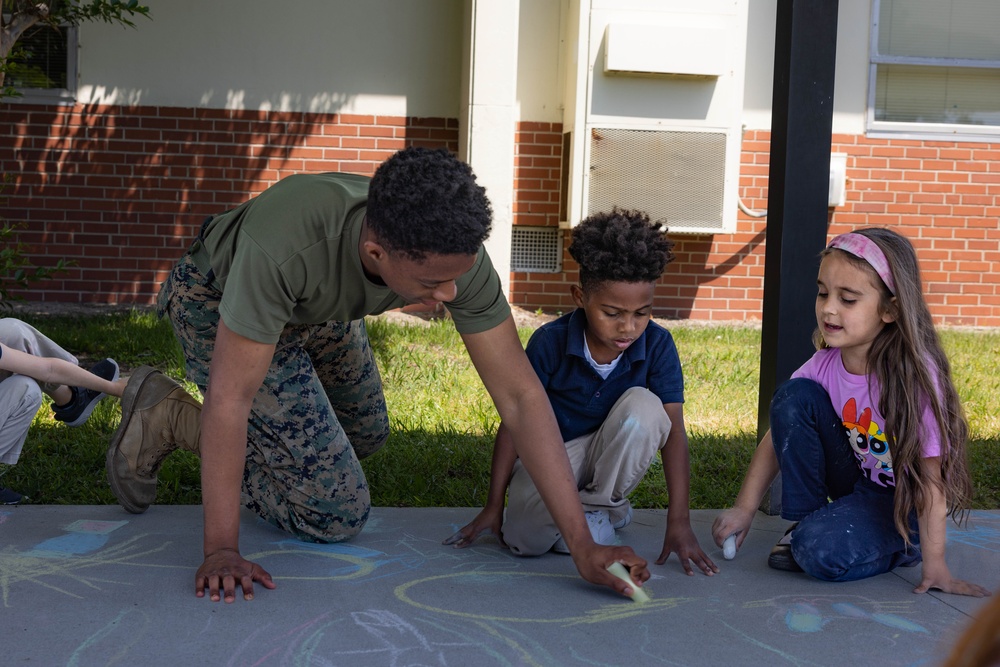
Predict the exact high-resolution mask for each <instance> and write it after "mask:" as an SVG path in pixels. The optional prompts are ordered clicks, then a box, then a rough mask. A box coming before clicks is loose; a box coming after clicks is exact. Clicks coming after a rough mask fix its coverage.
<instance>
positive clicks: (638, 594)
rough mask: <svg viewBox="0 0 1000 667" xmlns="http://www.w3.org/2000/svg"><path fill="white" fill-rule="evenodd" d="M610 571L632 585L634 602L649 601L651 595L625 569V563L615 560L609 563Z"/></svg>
mask: <svg viewBox="0 0 1000 667" xmlns="http://www.w3.org/2000/svg"><path fill="white" fill-rule="evenodd" d="M608 572H610V573H611V574H613V575H615V576H616V577H618V578H619V579H621V580H622V581H624V582H625V583H626V584H628V585H629V587H631V589H632V602H640V603H642V602H649V596H648V595H646V591H644V590H642V589H641V588H639V587H638V586H636V585H635V582H634V581H632V577H630V576H629V574H628V570H626V569H625V566H624V565H622V564H621V563H619V562H618V561H615V562H614V563H612V564H611V565H608Z"/></svg>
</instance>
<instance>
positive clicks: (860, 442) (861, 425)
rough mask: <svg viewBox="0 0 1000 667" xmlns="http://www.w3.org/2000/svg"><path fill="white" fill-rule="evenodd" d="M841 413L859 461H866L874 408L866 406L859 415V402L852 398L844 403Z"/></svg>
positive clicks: (848, 437)
mask: <svg viewBox="0 0 1000 667" xmlns="http://www.w3.org/2000/svg"><path fill="white" fill-rule="evenodd" d="M841 415H842V416H843V418H844V428H846V429H847V439H848V440H850V441H851V448H852V449H853V450H854V454H855V455H856V456H857V457H858V461H864V460H865V456H867V455H868V429H869V428H870V427H871V423H872V409H871V408H865V409H864V411H863V412H862V413H861V416H860V417H859V416H858V404H857V402H856V401H855V400H854V399H853V398H851V399H848V401H847V404H846V405H844V410H843V412H842V413H841Z"/></svg>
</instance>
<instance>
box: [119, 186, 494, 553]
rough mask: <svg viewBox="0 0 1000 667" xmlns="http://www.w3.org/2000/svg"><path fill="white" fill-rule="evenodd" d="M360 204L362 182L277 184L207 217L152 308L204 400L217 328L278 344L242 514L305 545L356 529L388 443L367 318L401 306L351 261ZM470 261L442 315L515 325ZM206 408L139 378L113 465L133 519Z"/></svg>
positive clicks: (480, 263)
mask: <svg viewBox="0 0 1000 667" xmlns="http://www.w3.org/2000/svg"><path fill="white" fill-rule="evenodd" d="M368 194H369V179H367V178H364V177H361V176H355V175H350V174H308V175H298V176H292V177H289V178H287V179H285V180H283V181H280V182H279V183H278V184H277V185H275V186H272V188H270V189H269V190H267V191H265V192H264V193H263V194H261V195H260V196H258V197H257V198H256V199H252V200H250V201H248V202H246V203H244V204H243V205H241V206H239V207H237V208H235V209H233V210H231V211H227V212H225V213H223V214H221V215H219V216H213V217H210V218H208V219H207V220H206V221H205V224H204V225H203V227H202V231H201V233H200V234H199V237H198V239H196V240H195V241H194V242H193V243H192V245H191V247H190V248H189V249H188V251H187V252H186V253H185V254H184V256H183V257H182V258H181V260H180V261H179V262H178V263H177V264H176V265H175V266H174V268H173V270H172V271H171V273H170V274H169V276H168V277H167V279H166V280H165V281H164V283H163V285H162V286H161V289H160V294H159V299H158V310H159V313H160V315H161V316H163V315H166V316H168V317H169V318H170V321H171V324H172V325H173V328H174V332H175V334H176V335H177V338H178V340H179V341H180V343H181V347H182V348H183V351H184V356H185V359H186V365H187V377H188V379H189V380H190V381H192V382H194V383H195V384H197V385H198V387H199V388H200V389H201V391H202V393H203V394H204V393H205V392H206V391H207V389H208V384H209V380H208V378H209V366H210V364H211V361H212V356H213V352H214V349H215V342H216V336H217V333H218V331H219V324H220V321H224V322H225V324H226V326H227V327H228V328H229V329H231V330H234V331H235V332H237V333H239V334H240V335H242V336H245V337H247V338H250V339H252V340H255V341H259V342H263V343H268V344H272V343H273V344H274V356H273V358H272V359H271V362H270V366H269V368H268V370H267V373H266V376H265V377H264V380H263V383H262V384H261V386H260V388H259V389H258V391H257V393H256V396H255V397H254V399H253V404H252V407H251V409H250V417H249V420H248V424H247V449H246V463H245V466H244V469H243V481H242V502H243V504H244V505H245V506H247V507H249V508H250V509H252V510H253V511H254V512H256V513H257V514H259V515H260V516H261V517H263V518H264V519H266V520H267V521H269V522H270V523H272V524H274V525H276V526H278V527H280V528H282V529H283V530H286V531H288V532H289V533H291V534H293V535H295V536H296V537H298V538H300V539H303V540H308V541H319V542H334V541H339V540H343V539H347V538H349V537H351V536H353V535H355V534H357V533H358V532H360V531H361V529H362V528H363V527H364V524H365V521H366V520H367V518H368V514H369V510H370V506H371V500H370V493H369V489H368V483H367V481H366V479H365V475H364V472H363V471H362V468H361V464H360V459H363V458H365V457H366V456H370V455H371V454H373V453H374V452H376V451H378V449H379V448H380V447H381V446H382V445H383V444H384V443H385V442H386V439H387V438H388V435H389V421H388V416H387V413H386V404H385V398H384V395H383V392H382V382H381V378H380V375H379V371H378V368H377V366H376V364H375V358H374V355H373V353H372V349H371V346H370V344H369V341H368V336H367V333H366V330H365V324H364V319H363V318H364V316H365V315H368V314H376V313H379V312H383V311H385V310H387V309H389V308H395V307H399V306H402V305H404V304H405V303H406V301H405V300H404V299H403V298H402V297H400V296H399V295H397V294H395V293H393V292H391V291H390V290H388V288H386V287H385V286H384V285H378V284H372V283H371V282H370V281H368V280H367V279H366V278H365V277H364V274H363V272H362V267H361V262H360V261H359V260H358V258H357V255H358V240H359V237H360V236H359V235H360V231H359V230H360V228H361V226H362V223H363V222H364V221H365V219H366V218H365V214H366V203H367V199H366V197H367V196H368ZM483 196H484V198H485V195H483ZM486 210H487V211H488V204H487V207H486ZM487 228H488V227H487ZM480 243H481V241H480ZM463 252H464V251H463ZM469 252H471V253H472V254H473V255H475V256H476V261H475V265H474V267H473V270H471V271H470V272H469V273H468V274H467V275H466V276H462V277H461V278H459V279H458V281H457V286H458V296H457V298H456V299H455V300H454V301H452V302H450V303H449V310H450V311H451V312H452V315H453V318H454V319H455V323H456V326H457V327H458V329H459V330H460V331H463V332H475V331H479V330H483V329H488V328H491V327H493V326H496V325H497V324H499V323H500V322H502V321H503V320H504V319H506V318H507V317H508V316H509V314H510V307H509V305H508V304H507V302H506V299H505V298H504V296H503V293H502V291H501V289H500V285H499V278H498V277H497V275H496V271H494V270H493V267H492V265H491V263H490V261H489V258H488V256H487V255H486V253H485V251H483V250H482V249H481V248H480V249H479V252H478V254H476V251H475V249H474V248H473V249H471V250H469ZM282 253H284V254H282ZM290 267H291V268H290ZM289 292H293V294H292V295H291V296H290V295H289ZM200 409H201V406H200V404H199V403H198V402H197V401H195V400H194V399H193V398H191V397H190V396H189V395H188V394H187V392H185V391H184V389H183V387H182V386H181V385H179V384H178V383H176V382H174V381H173V380H171V379H170V378H168V377H166V376H165V375H163V374H162V373H159V372H158V371H155V370H153V369H151V368H148V367H146V368H141V369H138V370H137V371H136V372H135V373H134V374H133V376H132V378H131V379H130V381H129V385H128V387H127V388H126V390H125V393H124V396H123V397H122V424H121V426H120V427H119V429H118V431H117V432H116V434H115V436H114V438H113V439H112V442H111V446H110V447H109V450H108V458H107V469H108V478H109V481H110V483H111V487H112V490H113V491H114V493H115V495H116V497H117V498H118V500H119V502H120V503H121V504H122V506H123V507H125V509H127V510H129V511H131V512H134V513H139V512H143V511H145V510H146V508H147V507H148V506H149V505H150V504H151V503H152V502H153V501H154V500H155V497H156V472H157V470H158V469H159V467H160V464H161V463H162V461H163V459H164V458H165V457H166V456H167V455H168V454H169V453H170V452H171V451H173V450H174V449H176V448H182V449H186V450H189V451H192V452H195V453H199V454H200V451H199V447H200V437H201V433H200V428H201V422H200Z"/></svg>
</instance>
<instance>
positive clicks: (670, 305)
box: [656, 220, 766, 320]
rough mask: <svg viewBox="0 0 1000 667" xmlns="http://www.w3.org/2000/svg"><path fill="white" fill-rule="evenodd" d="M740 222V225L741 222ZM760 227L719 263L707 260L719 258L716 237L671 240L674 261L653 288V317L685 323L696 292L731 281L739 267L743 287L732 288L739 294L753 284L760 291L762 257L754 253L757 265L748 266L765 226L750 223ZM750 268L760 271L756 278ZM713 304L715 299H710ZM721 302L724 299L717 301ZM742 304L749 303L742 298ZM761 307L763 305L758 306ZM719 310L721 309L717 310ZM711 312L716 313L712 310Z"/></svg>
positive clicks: (760, 223) (762, 223) (763, 235)
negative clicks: (742, 278) (713, 283)
mask: <svg viewBox="0 0 1000 667" xmlns="http://www.w3.org/2000/svg"><path fill="white" fill-rule="evenodd" d="M741 222H743V221H742V220H741ZM752 222H753V224H754V225H755V226H756V225H759V226H760V229H759V230H758V231H757V232H756V233H755V234H753V236H752V237H751V238H750V239H749V240H747V241H746V243H744V244H743V245H742V246H741V247H740V248H738V249H737V250H735V251H734V252H732V253H731V254H729V255H728V256H727V257H726V258H725V259H723V260H722V261H721V262H710V261H709V257H710V256H712V255H718V252H717V251H715V252H713V247H714V246H715V245H716V244H717V242H718V240H717V239H716V238H715V237H703V236H681V235H677V236H672V237H671V238H672V239H673V240H674V242H675V243H676V245H675V247H674V255H675V256H676V258H677V259H676V260H675V262H674V263H673V264H671V265H670V266H669V267H667V270H666V272H665V273H664V275H663V277H662V278H661V279H660V282H659V283H658V284H657V288H656V315H657V317H664V318H667V319H677V320H686V319H689V318H690V317H691V312H692V310H693V308H694V302H695V299H696V298H697V297H698V296H699V294H698V292H699V289H700V288H701V287H702V286H704V285H707V284H709V283H711V282H713V281H716V280H718V279H720V278H723V277H725V276H729V278H730V280H732V279H733V278H734V277H733V276H731V275H730V274H731V273H733V272H734V271H735V270H736V269H738V268H739V267H744V269H745V270H746V273H745V274H744V275H745V276H746V277H747V278H748V281H747V283H748V284H747V285H746V286H733V287H732V289H733V290H734V291H735V290H741V289H748V288H750V286H751V284H753V283H755V287H756V288H757V289H760V290H762V289H763V288H762V285H763V273H764V256H763V253H757V256H758V259H757V262H756V264H750V263H748V258H751V257H753V256H754V254H755V253H756V252H757V248H758V246H760V245H761V244H762V243H764V237H765V232H766V224H765V222H764V221H763V220H761V221H752ZM752 266H756V267H759V275H754V274H753V273H751V272H752V271H753V269H752V268H751V267H752ZM713 300H714V299H713ZM718 300H719V301H722V300H723V299H721V298H720V299H718ZM740 300H741V301H751V300H752V299H750V298H748V297H744V298H743V299H740ZM761 305H763V304H762V303H761ZM719 308H721V306H720V307H719ZM712 309H713V310H715V309H717V308H715V307H712ZM735 310H746V308H735Z"/></svg>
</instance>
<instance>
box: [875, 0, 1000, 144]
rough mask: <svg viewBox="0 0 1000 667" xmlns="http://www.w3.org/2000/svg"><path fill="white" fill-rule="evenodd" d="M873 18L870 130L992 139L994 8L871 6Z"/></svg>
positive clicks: (938, 0)
mask: <svg viewBox="0 0 1000 667" xmlns="http://www.w3.org/2000/svg"><path fill="white" fill-rule="evenodd" d="M873 14H874V16H873V31H872V44H871V71H870V79H869V83H870V100H869V114H868V117H869V129H870V130H872V131H874V132H878V131H880V130H882V131H886V132H895V133H900V132H902V133H912V134H923V133H927V134H945V135H949V136H953V137H954V138H961V136H962V135H994V136H1000V2H998V1H997V0H874V2H873ZM970 138H974V136H970Z"/></svg>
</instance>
